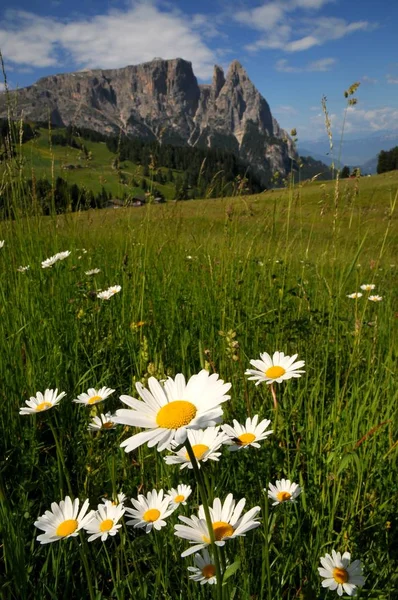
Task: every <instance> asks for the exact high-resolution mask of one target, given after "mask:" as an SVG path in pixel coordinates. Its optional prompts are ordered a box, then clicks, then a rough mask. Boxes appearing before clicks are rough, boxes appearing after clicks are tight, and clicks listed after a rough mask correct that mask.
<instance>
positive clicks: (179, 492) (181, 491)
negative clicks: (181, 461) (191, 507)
mask: <svg viewBox="0 0 398 600" xmlns="http://www.w3.org/2000/svg"><path fill="white" fill-rule="evenodd" d="M191 494H192V488H191V486H190V485H185V484H184V483H180V484H179V485H178V486H177V488H171V490H170V491H169V492H167V495H168V496H169V497H170V506H173V507H174V508H177V507H178V506H180V505H181V504H183V505H184V506H185V505H186V503H187V498H188V497H189V496H190V495H191Z"/></svg>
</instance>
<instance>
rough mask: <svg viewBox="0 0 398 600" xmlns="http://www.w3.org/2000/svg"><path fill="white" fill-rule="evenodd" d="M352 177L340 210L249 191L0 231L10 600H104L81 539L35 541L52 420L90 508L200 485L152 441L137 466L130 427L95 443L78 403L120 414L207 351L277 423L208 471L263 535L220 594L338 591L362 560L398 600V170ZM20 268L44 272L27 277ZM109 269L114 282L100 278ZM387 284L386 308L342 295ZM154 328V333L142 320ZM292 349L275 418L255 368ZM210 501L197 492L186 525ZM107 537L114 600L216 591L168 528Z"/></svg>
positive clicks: (51, 461) (2, 502)
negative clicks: (90, 398) (276, 491)
mask: <svg viewBox="0 0 398 600" xmlns="http://www.w3.org/2000/svg"><path fill="white" fill-rule="evenodd" d="M355 185H356V182H355V181H352V180H350V181H347V182H343V183H342V185H341V196H340V197H339V202H338V211H337V217H336V218H335V206H334V189H333V185H332V184H325V187H321V184H318V183H315V184H309V185H305V186H304V187H302V188H297V189H296V190H290V191H289V190H286V191H285V190H275V191H273V192H267V193H265V194H262V195H259V196H252V197H245V198H243V197H242V198H230V199H225V200H206V201H197V202H185V203H168V204H166V205H164V206H149V207H145V208H143V209H140V210H133V209H119V210H113V209H112V210H102V211H88V212H85V213H80V214H71V215H60V216H58V217H56V218H51V217H49V218H41V219H30V220H21V221H19V222H13V223H11V222H8V223H0V239H5V245H4V247H3V248H2V249H1V250H0V268H1V270H2V286H1V288H0V290H1V291H0V293H1V300H2V301H1V305H0V311H1V318H2V326H3V335H2V337H1V338H0V358H1V360H0V381H1V384H0V396H1V405H0V426H1V430H2V432H3V434H2V436H1V438H0V454H1V456H3V457H4V459H5V460H4V466H3V468H2V471H1V478H0V485H1V489H0V510H1V511H2V514H1V515H0V516H1V517H2V518H0V528H2V531H1V534H2V537H3V539H4V545H3V546H2V547H1V550H0V552H2V553H3V559H4V560H5V565H6V575H5V578H4V579H3V583H2V584H1V585H2V586H3V587H2V588H1V594H3V596H4V598H5V599H7V600H8V599H9V598H10V599H11V598H13V599H14V598H17V599H18V600H23V599H25V598H26V599H29V600H30V599H31V598H34V599H37V600H39V599H40V600H41V599H42V598H47V597H48V598H57V599H58V598H62V597H65V598H82V597H88V596H87V584H86V575H85V573H84V570H83V565H82V560H81V555H80V554H79V549H78V546H77V544H75V543H74V542H75V541H76V540H70V541H61V542H58V544H53V545H52V546H51V547H41V546H39V544H37V542H36V541H35V536H36V535H37V532H36V531H35V529H34V527H33V522H34V520H35V519H36V518H37V516H38V515H41V514H42V513H43V512H44V511H45V510H46V509H48V508H49V507H50V504H51V502H52V501H54V500H56V501H58V500H59V499H60V498H61V497H62V496H63V495H64V494H65V493H66V489H67V486H66V481H65V478H64V473H63V471H64V469H63V468H62V465H60V463H59V462H58V461H57V454H56V452H55V447H54V441H53V437H52V433H51V430H50V429H49V423H51V424H52V425H53V427H55V430H56V431H57V432H58V436H59V439H60V445H61V447H62V449H63V455H64V457H65V461H66V467H67V471H68V473H69V476H70V478H71V483H72V488H73V492H74V494H76V495H78V496H79V497H80V498H86V497H89V498H90V503H91V506H92V507H95V506H96V503H97V502H98V501H99V500H100V498H101V496H103V495H104V494H105V493H107V494H111V493H112V490H114V491H115V490H117V491H119V490H120V489H123V491H124V492H125V493H127V494H128V496H129V497H130V496H132V497H136V495H137V492H138V490H139V489H140V490H141V491H142V492H148V491H150V490H151V489H152V486H154V487H157V488H160V487H161V486H163V487H165V488H169V487H170V486H175V485H176V484H177V483H178V482H180V481H181V482H187V483H188V482H189V483H191V484H192V485H193V486H195V483H194V479H193V477H192V473H191V472H186V471H183V472H182V473H180V472H179V471H178V469H177V468H172V467H166V466H165V464H164V462H163V460H162V458H161V456H159V455H158V454H157V453H156V452H155V451H154V450H153V449H148V448H147V447H143V448H141V449H140V450H139V451H138V452H134V453H133V454H132V455H126V454H125V453H124V452H123V451H121V450H120V449H119V443H120V441H121V440H123V439H125V438H126V437H127V432H126V431H124V430H123V429H119V430H117V431H116V432H104V434H106V433H109V436H107V437H106V436H105V435H102V434H99V435H95V436H90V435H89V434H88V433H87V431H86V428H87V423H88V420H89V414H88V412H87V411H86V410H85V408H84V407H82V406H77V405H75V404H73V403H72V402H70V401H71V399H72V398H75V397H76V395H77V394H78V393H81V392H82V391H84V390H86V389H87V388H88V387H90V386H102V385H108V386H111V387H114V388H115V389H116V390H117V393H116V394H115V395H114V398H112V399H109V400H108V401H106V405H105V410H111V411H114V410H115V409H116V408H118V407H119V406H120V403H119V401H118V400H117V397H118V396H119V395H120V394H122V393H134V392H133V389H134V388H133V382H134V381H135V380H136V379H140V378H143V379H144V380H145V379H147V378H148V376H149V374H155V375H156V376H157V377H159V378H161V377H164V376H165V374H166V373H169V374H172V375H174V374H175V373H177V372H180V371H182V372H184V373H185V374H187V375H189V374H192V373H195V372H197V371H198V370H199V369H200V368H201V367H203V366H205V365H206V360H209V359H210V360H211V362H212V363H213V364H214V366H215V368H216V369H217V371H218V372H219V373H220V374H221V376H222V377H223V378H224V379H225V380H226V381H231V382H232V386H233V387H232V394H231V395H232V398H231V401H230V402H228V403H226V405H225V421H227V422H231V421H232V419H233V418H237V419H238V420H239V421H240V422H242V421H243V420H244V419H245V418H246V416H247V413H248V412H250V414H252V415H253V414H255V413H259V414H260V416H261V417H262V418H269V419H271V421H272V429H273V430H274V435H273V436H271V437H270V438H269V440H268V441H267V442H266V443H263V444H262V445H261V449H260V450H258V451H257V450H255V449H253V448H251V449H247V450H244V451H241V452H239V453H238V454H234V455H229V453H228V452H227V451H225V450H224V451H223V456H222V458H221V459H220V462H219V463H212V464H209V463H206V465H205V466H204V470H205V471H206V473H207V476H208V480H209V487H210V494H211V495H219V496H220V497H221V498H222V499H224V498H225V496H226V494H227V493H228V492H232V493H233V494H234V497H235V498H240V497H243V496H244V497H246V498H247V508H250V507H252V506H254V505H256V504H259V505H260V506H261V507H262V519H263V521H262V522H263V525H262V527H261V528H259V530H257V531H255V532H250V533H249V534H248V535H247V537H246V538H243V539H242V540H240V541H239V542H227V544H226V550H227V553H228V559H229V561H230V562H231V563H232V562H233V561H234V560H235V559H236V558H237V557H238V558H239V559H240V560H241V565H242V566H241V569H240V570H239V571H238V572H237V573H236V574H235V575H234V576H233V577H231V579H230V580H229V588H227V589H226V599H227V600H230V598H232V594H233V590H234V589H235V588H236V595H235V598H236V599H237V600H247V599H248V598H251V597H252V598H253V597H257V598H261V599H262V598H265V599H266V600H271V599H272V600H294V599H297V598H307V599H310V598H311V599H314V598H324V593H323V592H322V591H321V587H320V579H319V576H318V573H317V567H318V566H319V557H320V556H321V555H323V554H324V553H325V552H330V551H331V549H332V548H334V549H336V550H340V551H345V550H348V551H350V552H351V553H352V557H353V558H360V559H361V560H362V561H363V562H364V568H365V575H366V577H367V582H366V586H365V590H364V592H363V593H362V595H361V597H362V598H367V599H371V600H376V599H377V600H395V598H396V597H397V594H398V579H397V571H396V560H397V551H396V548H397V545H396V536H397V532H396V525H395V519H396V514H397V510H398V504H397V444H396V440H397V428H396V423H397V390H396V382H395V378H394V371H395V368H396V352H397V335H396V333H397V332H396V318H395V313H394V311H395V310H396V307H394V294H395V293H396V289H397V283H398V269H397V263H396V256H397V229H396V218H395V215H391V207H392V203H393V201H394V198H395V199H396V194H397V188H398V178H397V174H388V175H384V176H379V177H374V178H369V179H361V180H360V181H359V195H357V196H354V191H355ZM83 246H84V248H85V249H87V254H84V253H82V251H81V248H82V247H83ZM66 249H70V250H71V251H72V254H71V256H70V257H69V258H68V259H67V260H65V261H64V262H63V263H60V264H58V265H56V266H55V267H54V268H53V269H49V270H42V269H41V268H40V261H41V260H43V259H44V258H46V257H47V256H49V255H52V254H54V253H55V252H57V251H60V250H66ZM79 257H80V258H79ZM20 264H30V265H31V269H30V271H29V272H28V273H25V274H21V273H18V272H17V271H16V268H17V266H18V265H20ZM93 267H99V268H101V273H100V274H99V275H98V276H96V277H95V278H89V277H87V276H85V274H84V272H85V270H87V269H88V268H93ZM371 282H374V283H375V284H376V290H375V292H377V293H379V294H381V295H382V296H383V297H384V300H383V302H381V303H379V304H372V303H371V302H368V301H366V297H363V298H362V299H361V300H360V301H358V302H355V301H353V300H350V299H348V298H347V297H346V295H347V294H348V293H351V292H353V291H358V290H359V285H360V284H362V283H371ZM115 283H119V284H120V285H121V286H122V291H121V293H120V294H118V295H117V296H115V297H113V298H111V300H110V301H109V302H102V303H101V302H100V301H99V300H97V299H96V297H95V293H94V292H95V291H97V290H98V289H100V288H102V289H104V288H105V287H108V286H109V285H112V284H115ZM139 321H144V322H145V324H144V325H143V326H142V327H137V326H136V325H134V324H136V323H137V322H139ZM228 330H233V331H234V332H235V333H236V337H235V338H234V339H235V340H237V341H238V342H239V349H238V351H237V357H238V360H233V359H232V355H231V347H230V345H229V343H228V340H227V339H226V337H225V335H221V334H220V333H219V332H220V331H222V332H224V333H225V332H227V331H228ZM276 349H279V350H283V351H284V352H286V353H289V354H293V353H296V352H297V353H298V354H299V358H300V359H301V358H303V359H304V360H305V361H306V367H305V369H306V374H305V376H303V377H302V378H301V379H299V380H293V381H290V382H287V383H285V384H283V385H281V386H278V388H277V393H278V398H279V401H280V407H279V411H278V413H277V414H275V413H274V411H273V409H272V401H271V397H270V393H269V388H268V387H267V386H265V385H263V386H259V387H255V386H254V384H253V382H250V381H247V379H246V378H245V377H244V374H243V373H244V370H245V369H246V368H247V367H248V366H249V360H250V359H251V358H254V357H258V355H259V353H260V352H263V351H265V350H266V351H270V352H272V351H273V350H276ZM205 350H206V351H207V353H205ZM207 366H208V363H207ZM55 386H58V388H59V389H62V390H65V391H67V399H65V400H64V401H62V403H61V405H60V406H59V407H58V408H57V409H54V410H51V411H48V412H47V413H43V414H42V415H38V416H37V417H33V418H29V417H20V416H19V415H18V408H19V407H20V406H21V405H22V404H23V401H24V400H25V399H26V398H27V397H28V396H30V395H33V394H34V393H35V392H36V391H37V390H44V389H45V388H46V387H55ZM281 477H290V478H291V479H292V480H294V481H296V482H300V484H301V485H302V486H303V489H304V493H303V494H302V496H301V497H300V498H299V500H298V502H297V504H296V505H295V506H281V507H277V508H276V509H271V508H270V528H271V532H270V543H269V547H268V548H267V545H266V543H265V540H266V539H267V538H268V532H267V525H266V523H267V522H266V515H267V513H266V510H265V506H266V501H265V497H264V494H263V492H262V489H263V488H264V487H266V486H267V482H268V481H269V480H270V481H275V479H276V478H281ZM197 502H198V498H197V495H196V493H194V494H193V497H192V499H191V501H190V502H189V503H188V506H187V507H186V508H185V514H186V515H190V514H192V513H193V512H194V511H195V506H196V504H197ZM267 506H268V505H267ZM175 520H176V517H175V516H174V517H172V518H171V521H175ZM389 523H390V525H389ZM391 523H392V525H391ZM394 540H395V541H394ZM121 541H123V544H122V542H121ZM106 544H107V546H106V547H107V548H108V550H109V554H110V557H111V561H112V565H113V570H114V575H113V576H111V575H110V571H109V564H108V561H107V556H106V553H105V550H104V548H103V546H102V544H101V543H100V542H99V541H98V543H95V542H94V543H93V544H90V545H89V546H87V544H85V545H84V546H83V551H84V553H85V555H86V556H87V559H88V562H89V565H90V572H91V579H92V582H93V586H94V588H96V589H97V590H98V595H97V598H98V599H102V598H103V599H105V598H112V597H115V591H114V589H117V594H118V595H119V598H125V599H126V600H127V599H129V598H140V599H141V598H143V599H146V598H147V599H148V600H149V599H152V598H159V599H168V600H176V599H181V600H182V599H183V598H184V600H205V599H207V598H209V597H210V596H211V594H210V591H209V590H206V589H203V588H207V587H208V586H203V588H202V586H199V585H197V584H195V583H193V582H189V581H188V578H187V574H186V567H187V566H188V565H190V564H192V561H191V560H189V559H185V560H182V559H181V558H180V553H181V552H182V550H184V549H185V548H186V547H187V544H186V543H184V542H181V541H180V540H177V539H176V538H175V537H174V536H173V533H172V527H171V525H170V524H169V525H168V527H167V528H165V529H164V530H162V532H161V533H160V534H159V536H153V535H147V536H145V535H144V534H142V535H141V534H140V533H139V532H138V533H137V532H136V533H134V532H133V531H132V530H131V529H130V528H128V531H127V532H123V533H122V535H118V536H117V537H116V538H115V539H114V540H112V541H111V543H109V540H108V542H107V543H106ZM268 551H269V559H268ZM112 578H113V579H114V582H116V584H117V585H116V588H115V586H114V582H112Z"/></svg>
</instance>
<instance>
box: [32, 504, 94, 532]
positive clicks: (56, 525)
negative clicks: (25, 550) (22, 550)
mask: <svg viewBox="0 0 398 600" xmlns="http://www.w3.org/2000/svg"><path fill="white" fill-rule="evenodd" d="M88 504H89V502H88V500H86V501H85V502H84V503H83V506H82V507H81V509H80V512H79V514H78V511H79V499H78V498H76V499H75V500H74V501H73V502H72V500H71V499H70V497H69V496H66V498H65V500H61V502H60V503H59V504H57V503H56V502H53V503H52V504H51V511H49V510H46V512H45V513H44V515H42V516H41V517H39V518H38V520H37V521H35V524H34V525H35V527H37V528H38V529H42V530H43V531H44V533H41V534H40V535H38V536H37V541H38V542H40V543H41V544H49V543H50V542H57V541H58V540H61V539H62V538H68V537H76V536H77V535H78V534H79V531H80V529H81V528H82V527H84V526H85V525H86V523H88V521H90V520H91V518H92V516H93V514H94V511H93V510H91V511H90V512H89V513H88V514H86V512H87V509H88Z"/></svg>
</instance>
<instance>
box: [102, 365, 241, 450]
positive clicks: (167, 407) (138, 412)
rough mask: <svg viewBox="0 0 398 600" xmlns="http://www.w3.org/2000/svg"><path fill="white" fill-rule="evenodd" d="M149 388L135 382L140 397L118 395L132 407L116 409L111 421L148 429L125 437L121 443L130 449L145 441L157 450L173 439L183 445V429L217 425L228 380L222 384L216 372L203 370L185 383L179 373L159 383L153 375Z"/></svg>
mask: <svg viewBox="0 0 398 600" xmlns="http://www.w3.org/2000/svg"><path fill="white" fill-rule="evenodd" d="M148 386H149V390H150V391H149V390H147V389H145V388H144V386H143V385H142V384H141V383H139V382H137V383H136V384H135V387H136V389H137V392H138V394H139V395H140V396H141V398H142V400H143V401H141V400H137V399H136V398H132V397H131V396H121V397H120V400H121V401H122V402H124V403H125V404H127V405H128V406H130V407H131V409H132V410H128V409H119V410H117V411H116V417H114V418H113V420H114V422H115V423H122V424H123V425H132V426H135V427H142V428H145V429H148V431H143V432H141V433H137V434H136V435H133V436H131V437H129V438H128V439H127V440H124V442H122V444H121V446H122V447H124V448H125V449H126V452H131V451H132V450H134V449H135V448H138V446H141V445H142V444H145V443H147V442H148V446H149V447H150V448H151V447H153V446H156V445H157V449H158V451H159V452H161V451H162V450H164V449H165V448H168V447H170V445H171V444H172V442H173V441H175V442H176V444H183V443H184V442H185V440H186V437H187V428H191V429H201V428H203V429H204V428H206V427H212V426H214V425H217V423H218V422H219V421H220V420H221V417H222V408H221V406H220V405H221V404H222V403H223V402H225V401H226V400H229V398H230V396H227V395H226V392H227V391H228V390H229V389H230V387H231V384H230V383H224V381H223V380H222V379H219V378H218V375H217V373H213V374H212V375H209V373H208V372H207V371H205V370H204V369H203V370H202V371H200V373H198V374H197V375H193V376H192V377H191V378H190V379H189V381H188V382H187V383H186V382H185V377H184V375H182V374H181V373H179V374H178V375H176V377H175V379H172V378H171V377H169V378H168V379H167V380H166V381H165V382H164V384H163V385H161V384H160V383H159V381H158V380H157V379H155V377H150V378H149V380H148Z"/></svg>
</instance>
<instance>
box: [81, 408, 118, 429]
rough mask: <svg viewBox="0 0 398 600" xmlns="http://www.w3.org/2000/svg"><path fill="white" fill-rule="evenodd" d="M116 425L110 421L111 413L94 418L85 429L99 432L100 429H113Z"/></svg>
mask: <svg viewBox="0 0 398 600" xmlns="http://www.w3.org/2000/svg"><path fill="white" fill-rule="evenodd" d="M115 427H116V423H114V422H113V421H112V413H110V412H107V413H105V414H103V413H101V414H100V416H99V417H94V418H93V420H92V421H91V423H89V426H88V427H87V429H88V430H89V431H100V430H101V429H115Z"/></svg>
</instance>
